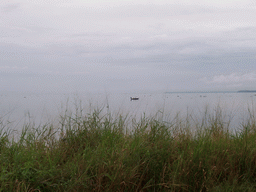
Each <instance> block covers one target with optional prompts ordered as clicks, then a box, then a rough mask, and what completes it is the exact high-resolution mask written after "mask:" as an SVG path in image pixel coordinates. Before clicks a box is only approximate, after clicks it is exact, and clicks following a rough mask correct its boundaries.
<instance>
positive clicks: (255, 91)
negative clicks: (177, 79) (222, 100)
mask: <svg viewBox="0 0 256 192" xmlns="http://www.w3.org/2000/svg"><path fill="white" fill-rule="evenodd" d="M165 93H167V94H173V93H256V90H239V91H174V92H171V91H170V92H165Z"/></svg>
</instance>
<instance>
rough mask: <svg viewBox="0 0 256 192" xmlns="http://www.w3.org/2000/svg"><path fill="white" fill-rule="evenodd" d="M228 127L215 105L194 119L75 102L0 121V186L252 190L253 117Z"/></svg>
mask: <svg viewBox="0 0 256 192" xmlns="http://www.w3.org/2000/svg"><path fill="white" fill-rule="evenodd" d="M248 111H249V118H248V119H247V120H245V121H244V122H242V123H241V124H240V125H239V127H240V129H239V130H238V131H235V132H234V131H231V127H230V121H226V120H225V119H224V115H223V112H222V109H221V108H219V107H217V108H216V110H214V112H213V113H210V114H209V113H208V112H207V110H206V111H205V113H204V114H203V115H202V118H200V119H196V118H194V117H193V116H189V115H188V116H187V117H185V118H181V117H179V114H177V115H176V116H175V117H174V118H173V119H171V120H170V121H166V120H163V118H161V117H159V116H158V115H156V116H154V117H146V116H142V117H141V118H140V120H137V119H135V118H134V119H129V117H128V115H122V114H119V115H112V114H111V113H110V112H108V113H105V114H104V113H103V112H102V110H101V109H97V108H95V110H93V111H92V112H90V113H87V114H83V110H82V109H80V108H79V107H77V108H76V110H75V111H74V112H73V113H72V112H68V111H65V113H64V114H62V115H60V118H59V123H58V124H57V125H55V124H52V123H51V122H49V123H46V124H44V125H42V126H38V127H35V125H33V123H28V124H24V125H23V129H22V132H21V134H20V135H19V136H18V139H17V138H15V139H14V136H13V133H14V131H13V130H9V129H7V128H6V125H5V124H4V123H3V122H0V125H1V129H0V171H1V173H0V191H255V190H256V119H255V116H254V113H253V112H252V111H251V110H248Z"/></svg>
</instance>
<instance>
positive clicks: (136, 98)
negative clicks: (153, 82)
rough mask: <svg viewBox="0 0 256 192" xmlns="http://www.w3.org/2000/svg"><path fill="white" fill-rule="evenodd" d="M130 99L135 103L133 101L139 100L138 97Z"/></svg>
mask: <svg viewBox="0 0 256 192" xmlns="http://www.w3.org/2000/svg"><path fill="white" fill-rule="evenodd" d="M130 99H131V101H133V100H135V101H136V100H139V98H138V97H130Z"/></svg>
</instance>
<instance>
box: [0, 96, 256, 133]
mask: <svg viewBox="0 0 256 192" xmlns="http://www.w3.org/2000/svg"><path fill="white" fill-rule="evenodd" d="M130 97H138V98H139V100H138V101H131V100H130ZM255 102H256V93H237V92H221V93H218V92H215V93H214V92H211V93H200V92H198V93H181V92H180V93H177V92H176V93H164V92H152V93H108V92H105V93H97V94H92V93H85V92H84V93H82V92H80V93H69V94H67V93H66V94H64V93H55V94H54V93H40V94H39V93H37V94H36V93H26V92H23V93H21V92H20V93H18V92H1V93H0V117H1V121H2V122H3V123H4V124H8V122H9V126H10V127H11V128H13V129H18V130H20V129H21V128H22V126H23V125H24V123H26V122H34V123H35V125H36V126H38V125H43V124H47V123H53V122H55V123H58V121H59V120H60V115H63V114H64V112H65V111H66V110H67V111H68V113H70V112H71V111H72V112H73V113H75V109H76V108H79V107H82V109H83V114H84V115H86V114H87V113H90V112H92V111H93V110H95V109H97V108H99V109H101V110H102V114H106V113H107V112H111V113H112V114H113V115H118V114H121V115H123V116H125V115H128V116H129V117H135V118H137V119H138V120H139V119H140V117H141V116H143V115H145V116H146V117H152V116H156V115H157V117H161V118H163V120H165V121H171V120H173V119H174V117H175V116H176V115H177V114H179V115H180V117H181V118H186V116H187V115H192V116H193V118H194V120H197V121H200V119H201V118H203V116H204V113H205V110H206V108H207V110H208V113H209V114H210V115H214V112H215V111H216V110H217V108H218V106H219V107H220V108H221V109H222V112H223V115H224V116H225V121H227V122H228V120H230V119H231V120H232V121H231V126H230V128H231V129H238V128H239V126H240V125H241V123H242V122H243V120H246V119H247V118H248V115H249V113H248V109H249V110H250V111H251V113H253V112H254V111H255V106H254V103H255ZM10 122H11V123H10Z"/></svg>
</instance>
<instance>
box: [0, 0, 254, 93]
mask: <svg viewBox="0 0 256 192" xmlns="http://www.w3.org/2000/svg"><path fill="white" fill-rule="evenodd" d="M255 18H256V1H255V0H215V1H212V0H209V1H208V0H193V1H190V0H72V1H71V0H37V1H34V0H8V1H1V2H0V89H1V90H3V91H32V92H33V91H34V92H80V91H83V92H84V91H87V92H106V91H107V92H171V91H236V90H241V89H242V90H244V89H253V90H256V19H255Z"/></svg>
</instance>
